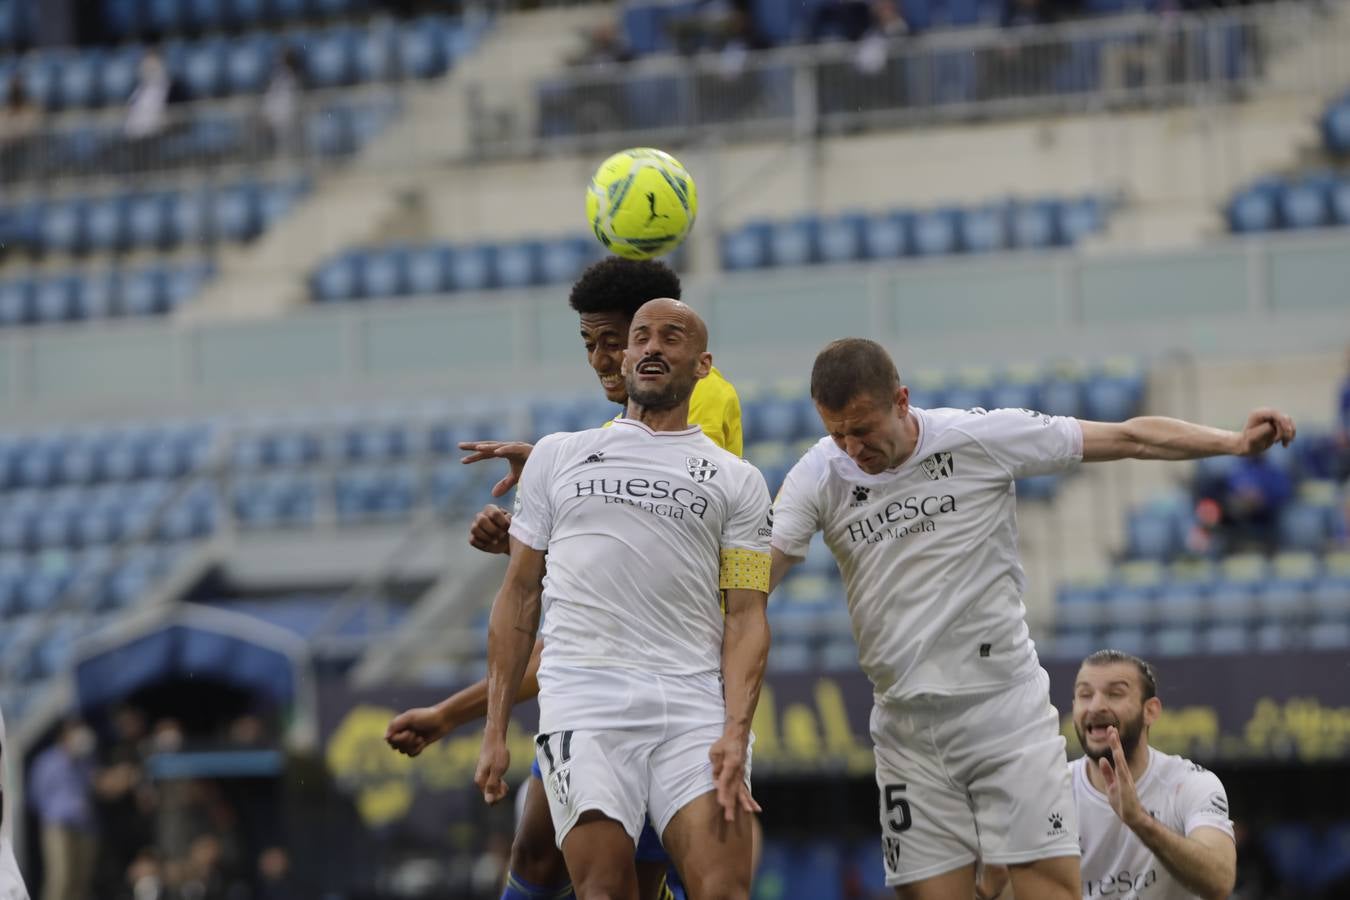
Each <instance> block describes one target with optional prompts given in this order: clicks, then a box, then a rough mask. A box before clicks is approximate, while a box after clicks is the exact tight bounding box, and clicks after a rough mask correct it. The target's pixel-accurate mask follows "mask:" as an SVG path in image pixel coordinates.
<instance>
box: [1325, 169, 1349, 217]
mask: <svg viewBox="0 0 1350 900" xmlns="http://www.w3.org/2000/svg"><path fill="white" fill-rule="evenodd" d="M1327 203H1328V205H1329V206H1330V213H1331V221H1332V224H1335V225H1350V180H1347V179H1344V178H1342V179H1341V180H1340V181H1337V182H1336V183H1335V184H1334V185H1332V187H1331V192H1330V194H1329V196H1328V198H1327Z"/></svg>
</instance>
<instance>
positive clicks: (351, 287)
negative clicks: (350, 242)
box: [310, 251, 363, 303]
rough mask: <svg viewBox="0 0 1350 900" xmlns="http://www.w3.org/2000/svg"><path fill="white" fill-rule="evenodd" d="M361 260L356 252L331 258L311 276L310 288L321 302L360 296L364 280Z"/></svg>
mask: <svg viewBox="0 0 1350 900" xmlns="http://www.w3.org/2000/svg"><path fill="white" fill-rule="evenodd" d="M360 265H361V261H360V259H359V257H358V256H357V254H356V253H355V252H350V251H349V252H347V253H344V254H342V255H341V256H338V257H337V258H335V259H329V260H328V261H326V262H324V263H323V264H322V265H320V266H319V268H318V270H317V271H315V273H314V275H313V276H312V277H311V282H310V290H311V292H312V293H313V295H314V298H315V299H316V300H318V301H319V302H320V303H333V302H337V301H341V300H352V299H355V298H357V297H359V296H361V294H360V287H361V284H362V282H363V278H362V275H361V273H360V268H359V267H360Z"/></svg>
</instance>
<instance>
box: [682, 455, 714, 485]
mask: <svg viewBox="0 0 1350 900" xmlns="http://www.w3.org/2000/svg"><path fill="white" fill-rule="evenodd" d="M684 467H685V468H686V469H688V470H689V477H690V478H692V479H694V480H695V481H697V482H698V483H699V484H702V483H703V482H705V481H712V479H713V476H714V475H716V474H717V466H716V465H715V464H714V463H713V461H712V460H710V459H701V458H699V457H697V456H686V457H685V458H684Z"/></svg>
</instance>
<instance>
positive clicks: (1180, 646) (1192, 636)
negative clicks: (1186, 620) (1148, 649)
mask: <svg viewBox="0 0 1350 900" xmlns="http://www.w3.org/2000/svg"><path fill="white" fill-rule="evenodd" d="M1198 646H1199V639H1198V637H1197V635H1196V633H1195V629H1193V628H1187V627H1185V626H1179V625H1174V626H1171V627H1168V628H1162V629H1159V630H1158V632H1157V633H1156V634H1154V635H1153V652H1154V653H1155V654H1157V655H1158V656H1189V655H1191V654H1193V653H1195V651H1196V648H1197V647H1198Z"/></svg>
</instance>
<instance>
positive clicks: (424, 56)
mask: <svg viewBox="0 0 1350 900" xmlns="http://www.w3.org/2000/svg"><path fill="white" fill-rule="evenodd" d="M440 31H441V29H440V24H439V22H438V20H436V19H434V18H425V19H419V20H417V21H415V22H409V23H407V24H405V25H404V26H403V28H402V30H400V31H399V33H398V59H399V68H400V70H401V71H402V73H403V74H404V75H405V76H406V75H411V76H412V77H414V78H432V77H435V76H437V75H440V74H441V73H442V72H444V71H445V66H446V56H445V52H444V49H443V47H442V40H441V34H440Z"/></svg>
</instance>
